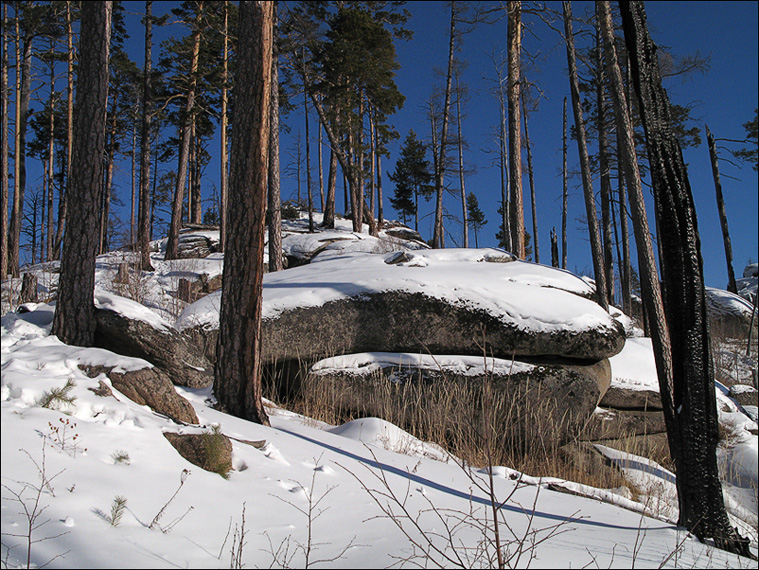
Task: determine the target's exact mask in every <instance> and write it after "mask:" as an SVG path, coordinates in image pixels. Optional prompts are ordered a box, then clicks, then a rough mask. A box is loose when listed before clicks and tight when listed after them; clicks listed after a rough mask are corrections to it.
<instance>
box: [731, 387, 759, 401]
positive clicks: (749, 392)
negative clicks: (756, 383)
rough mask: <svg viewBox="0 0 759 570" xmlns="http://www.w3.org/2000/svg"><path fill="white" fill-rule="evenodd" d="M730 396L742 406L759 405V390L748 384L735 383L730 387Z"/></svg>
mask: <svg viewBox="0 0 759 570" xmlns="http://www.w3.org/2000/svg"><path fill="white" fill-rule="evenodd" d="M730 397H731V398H733V399H734V400H735V401H736V402H738V403H739V404H740V405H741V406H759V391H757V389H756V388H754V387H753V386H748V385H746V384H734V385H733V386H731V387H730Z"/></svg>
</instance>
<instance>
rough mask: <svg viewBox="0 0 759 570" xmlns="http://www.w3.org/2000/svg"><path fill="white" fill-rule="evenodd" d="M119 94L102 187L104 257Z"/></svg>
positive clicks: (112, 116)
mask: <svg viewBox="0 0 759 570" xmlns="http://www.w3.org/2000/svg"><path fill="white" fill-rule="evenodd" d="M118 99H119V96H118V93H115V94H114V97H113V100H112V101H111V113H110V115H111V117H110V119H111V131H110V133H108V151H107V152H106V157H105V180H104V181H103V185H102V189H101V192H102V197H101V200H102V202H101V208H102V209H101V216H100V249H99V253H100V254H101V255H102V254H104V253H106V252H107V251H108V217H109V216H110V210H111V186H112V185H113V165H114V158H115V155H116V114H115V113H116V106H117V104H118Z"/></svg>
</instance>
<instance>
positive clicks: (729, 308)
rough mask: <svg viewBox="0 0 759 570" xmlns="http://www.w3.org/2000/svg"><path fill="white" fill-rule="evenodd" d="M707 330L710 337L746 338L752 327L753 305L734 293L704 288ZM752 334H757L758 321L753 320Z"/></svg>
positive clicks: (758, 330) (758, 329)
mask: <svg viewBox="0 0 759 570" xmlns="http://www.w3.org/2000/svg"><path fill="white" fill-rule="evenodd" d="M706 306H707V315H708V317H709V330H710V332H711V333H712V335H713V336H714V335H716V336H728V337H732V338H746V336H748V331H749V328H750V327H751V325H752V319H751V313H752V312H753V310H754V306H753V303H751V302H750V301H748V300H747V299H745V298H744V297H742V296H741V295H737V294H735V293H730V292H729V291H725V290H722V289H713V288H711V287H707V288H706ZM753 328H754V331H753V334H757V332H759V319H756V318H755V319H754V320H753Z"/></svg>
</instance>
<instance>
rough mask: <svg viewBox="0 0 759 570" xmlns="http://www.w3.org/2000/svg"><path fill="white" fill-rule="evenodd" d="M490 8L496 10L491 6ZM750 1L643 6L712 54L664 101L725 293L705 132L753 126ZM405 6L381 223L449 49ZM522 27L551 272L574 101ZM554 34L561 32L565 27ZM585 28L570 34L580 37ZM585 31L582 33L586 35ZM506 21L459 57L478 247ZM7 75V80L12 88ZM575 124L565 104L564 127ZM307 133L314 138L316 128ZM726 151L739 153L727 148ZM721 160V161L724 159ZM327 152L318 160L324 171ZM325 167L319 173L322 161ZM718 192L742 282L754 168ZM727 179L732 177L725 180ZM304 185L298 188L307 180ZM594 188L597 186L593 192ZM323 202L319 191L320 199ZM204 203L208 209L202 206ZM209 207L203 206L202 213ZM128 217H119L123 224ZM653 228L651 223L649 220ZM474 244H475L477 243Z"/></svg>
mask: <svg viewBox="0 0 759 570" xmlns="http://www.w3.org/2000/svg"><path fill="white" fill-rule="evenodd" d="M176 4H178V3H176V2H155V3H154V8H153V10H154V14H156V15H160V14H162V13H165V12H167V11H168V10H169V9H170V8H171V7H172V6H173V5H176ZM493 4H494V5H495V4H497V3H493ZM125 5H126V9H127V11H128V12H130V14H129V15H128V16H127V26H128V30H129V33H130V34H131V35H132V39H131V41H130V42H129V44H128V49H129V50H130V53H131V55H132V59H133V60H134V61H136V62H137V63H138V65H140V66H141V65H142V61H143V55H142V41H143V36H142V34H143V29H142V27H141V25H140V16H139V13H140V12H143V11H144V2H135V1H130V2H125ZM548 6H549V7H551V8H553V9H554V10H557V11H560V10H561V4H560V3H559V2H548ZM758 6H759V4H758V3H756V2H647V3H646V9H647V13H648V20H649V26H650V28H651V30H652V34H653V37H654V40H655V41H656V42H657V43H659V44H661V45H665V46H668V47H669V49H670V50H671V51H672V52H673V53H674V54H677V55H686V54H693V53H696V52H699V53H700V54H701V55H702V56H710V58H711V59H710V69H709V71H708V72H707V73H705V74H695V75H693V76H691V77H690V78H689V79H688V80H687V81H684V82H683V81H680V80H669V81H668V82H667V83H666V87H667V88H668V90H669V93H670V98H671V100H672V101H673V102H675V103H679V104H693V105H694V116H695V117H696V118H697V119H698V125H699V127H700V129H701V133H702V138H703V139H704V141H703V143H702V145H701V146H699V147H698V148H691V149H687V150H686V151H685V160H686V163H687V164H688V167H689V176H690V182H691V186H692V188H693V193H694V197H695V200H696V207H697V212H698V216H699V229H700V233H701V240H702V251H703V257H704V270H705V277H706V283H707V284H708V285H710V286H714V287H720V288H724V287H725V286H726V282H727V271H726V266H725V258H724V249H723V245H722V236H721V230H720V227H719V219H718V216H717V208H716V200H715V194H714V183H713V179H712V174H711V167H710V164H709V155H708V151H707V147H706V141H705V135H703V132H704V131H703V127H704V125H705V124H708V125H709V127H710V128H711V130H712V132H713V133H714V135H715V136H716V137H717V138H729V139H742V138H743V137H744V136H745V131H744V129H743V127H742V124H743V123H745V122H747V121H748V120H750V119H752V118H753V115H754V109H755V108H756V107H757V84H758V83H759V79H758V78H757V68H758V64H757V52H758V51H759V47H758V45H757V44H758V42H757V30H758V29H759V23H758V20H757V7H758ZM408 8H409V10H410V11H411V13H412V18H411V20H410V21H409V22H408V25H407V27H408V28H409V29H411V30H412V31H413V32H414V38H413V39H412V40H411V41H409V42H397V44H396V46H397V52H398V58H399V62H400V65H401V69H400V70H399V71H398V74H397V78H396V81H397V84H398V86H399V89H400V91H401V92H402V93H403V94H404V95H405V96H406V102H405V105H404V107H403V108H402V109H401V110H400V111H399V112H398V113H397V114H396V115H394V116H392V117H391V118H390V121H391V122H392V124H393V125H394V126H395V128H396V129H397V131H398V132H399V133H400V135H401V139H400V140H399V141H397V142H396V143H394V144H392V145H391V146H390V154H391V156H390V158H389V159H385V160H384V161H383V171H384V172H383V180H384V192H385V217H386V218H390V219H392V218H397V215H396V213H395V212H394V211H393V210H392V208H391V206H390V204H389V201H388V199H387V198H388V197H389V196H390V195H391V193H392V189H393V188H392V185H391V183H390V181H389V180H388V178H387V174H386V173H387V172H388V171H390V172H392V170H393V168H394V163H395V159H396V157H397V156H398V153H399V149H400V141H402V140H403V138H404V137H405V135H406V133H408V131H409V129H414V130H415V131H416V133H417V134H418V135H419V136H420V138H424V139H427V138H429V126H428V122H427V120H426V118H425V113H424V110H423V106H424V104H425V101H426V100H427V98H428V96H429V94H430V92H431V90H432V88H433V87H434V86H435V85H439V84H440V83H441V80H440V78H439V76H436V74H435V70H436V69H438V70H442V69H444V68H445V65H446V58H447V49H448V35H447V34H448V29H449V15H450V12H449V8H448V7H447V5H446V4H445V3H444V2H409V3H408ZM592 9H593V3H592V2H573V11H574V14H575V16H578V17H579V16H583V15H585V14H586V13H589V12H590V11H592ZM523 22H524V24H525V26H526V27H527V29H528V32H527V33H526V35H525V39H524V48H525V50H527V51H529V52H530V54H532V55H533V56H534V57H535V62H534V64H533V65H531V66H529V67H528V69H527V71H526V74H527V77H528V78H529V79H530V80H531V81H533V82H535V83H536V84H537V85H538V86H539V88H540V89H541V91H542V97H541V99H540V102H539V107H538V109H537V110H536V111H534V112H532V113H531V115H530V136H531V139H532V140H531V142H532V151H533V160H534V167H535V183H536V194H537V203H538V222H539V240H540V252H541V261H542V262H543V263H547V262H548V263H550V242H549V232H550V231H551V228H553V227H556V228H557V230H558V231H560V227H561V114H562V105H563V99H564V97H568V96H569V82H568V79H567V75H566V65H567V64H566V52H565V49H564V46H563V44H562V38H561V37H560V35H559V34H558V33H557V32H556V31H554V30H551V29H550V28H549V27H548V26H546V25H545V24H544V23H542V22H541V21H540V20H539V19H538V17H537V16H535V15H530V14H525V15H524V17H523ZM555 26H556V27H557V28H561V23H560V22H558V21H557V22H556V24H555ZM579 29H581V27H580V26H578V25H576V26H575V31H576V32H577V31H578V30H579ZM586 30H587V28H586ZM155 31H156V34H155V38H154V41H155V47H154V58H156V59H157V56H158V52H159V50H158V47H157V46H158V43H159V42H160V40H161V39H162V38H165V37H167V36H168V35H171V34H185V33H186V30H185V29H184V28H182V27H181V26H179V25H173V26H168V27H166V28H163V29H158V30H155ZM589 39H590V38H589V36H587V37H586V38H585V39H583V38H578V40H577V41H578V47H579V46H580V45H584V42H587V41H589ZM505 48H506V24H505V21H501V22H498V23H495V24H492V25H487V26H485V25H483V26H479V27H478V28H476V29H475V30H474V31H472V32H471V33H469V34H467V35H465V36H464V38H463V44H462V47H461V50H460V51H459V53H458V56H459V57H460V58H461V59H463V60H465V61H466V62H467V64H468V67H467V69H466V71H465V74H464V80H465V82H466V84H467V85H468V88H469V91H470V101H469V103H468V105H467V106H466V108H465V109H464V113H465V115H466V116H465V119H464V123H463V134H464V137H465V139H466V140H467V142H468V145H469V147H468V150H467V151H466V154H465V160H466V162H467V164H468V165H470V166H473V167H475V168H476V172H474V173H471V174H468V175H467V177H466V189H467V192H469V191H473V192H474V193H475V194H476V195H477V197H478V200H479V202H480V206H481V208H482V210H483V211H484V213H485V215H486V218H487V220H488V223H487V225H486V226H485V227H484V228H483V230H482V231H481V233H480V235H479V245H480V246H481V247H482V246H495V245H496V239H495V233H496V231H497V230H498V225H499V216H498V215H497V213H496V209H497V207H498V203H499V200H500V177H499V171H498V168H497V167H496V166H495V165H494V159H495V154H494V153H493V150H494V148H495V145H494V141H493V132H494V129H495V128H496V126H497V124H498V105H497V101H496V99H495V98H494V97H493V96H492V95H491V94H490V93H489V92H488V89H489V87H490V86H491V85H492V80H493V78H494V72H493V64H492V60H491V54H492V53H496V54H498V53H500V52H505ZM12 80H13V78H12V77H11V81H12ZM285 121H286V122H287V123H288V124H289V125H290V126H291V127H292V133H293V134H295V133H297V132H298V131H299V130H300V131H301V132H302V131H303V117H302V114H301V113H299V112H294V113H292V114H291V115H290V116H288V117H286V118H285ZM572 123H573V119H572V113H571V103H570V111H569V124H570V126H571V125H572ZM311 132H312V133H315V132H316V128H315V124H312V131H311ZM281 144H282V167H283V178H282V193H283V199H287V198H294V197H295V194H296V185H297V184H296V180H295V179H294V178H293V177H287V175H286V173H285V172H284V169H285V167H286V165H287V162H288V160H289V157H288V151H289V150H291V149H292V146H293V139H292V136H288V135H284V134H283V138H282V143H281ZM311 146H312V152H313V155H312V168H313V173H314V178H315V179H316V165H315V161H316V149H315V147H316V145H315V144H312V145H311ZM730 148H736V145H731V146H730ZM209 150H210V152H211V153H212V154H215V156H214V158H213V159H212V161H211V163H210V164H209V166H208V168H207V169H206V171H205V177H204V180H203V189H204V199H208V198H210V195H211V189H212V187H213V186H216V187H218V170H219V167H218V161H217V159H218V154H219V153H218V142H217V141H214V143H212V144H211V145H210V148H209ZM722 155H723V156H725V157H727V156H728V155H727V152H726V151H722ZM326 158H327V156H326V152H325V162H326ZM35 163H36V161H35V160H30V161H29V162H28V167H29V169H30V170H29V182H28V187H33V186H34V185H35V184H40V183H41V182H40V180H39V168H38V165H37V164H35ZM577 164H578V158H577V148H576V145H575V143H574V141H571V140H570V141H569V168H570V171H572V170H577ZM172 168H175V165H173V164H167V165H163V166H162V169H164V170H168V169H172ZM325 168H326V164H325ZM129 171H130V166H129V163H128V162H127V161H124V162H123V163H122V164H121V165H120V169H119V172H118V173H117V175H116V176H117V178H116V180H115V184H116V192H117V194H118V195H119V197H120V198H121V200H123V201H124V202H125V203H127V204H128V202H129ZM722 172H723V179H722V183H723V189H724V193H725V201H726V208H727V215H728V220H729V224H730V232H731V236H732V242H733V243H732V245H733V253H734V258H735V261H734V268H735V271H736V274H737V276H740V275H741V274H742V271H743V267H744V265H745V264H746V262H747V261H748V260H749V259H752V260H754V261H756V260H757V257H758V254H757V215H758V213H757V211H758V206H757V196H758V194H759V192H758V191H757V174H756V172H754V171H753V170H752V169H751V168H750V167H749V166H746V165H744V166H742V167H741V168H736V167H734V166H732V165H730V164H728V163H723V165H722ZM727 175H729V176H732V177H734V178H735V179H731V178H727ZM448 182H449V184H450V186H451V188H452V190H453V191H454V192H457V191H458V177H457V176H451V177H450V179H449V180H448ZM303 185H304V187H305V175H304V181H303ZM595 186H596V190H597V189H598V183H597V181H596V183H595ZM524 192H525V207H526V213H525V216H526V219H525V223H526V226H527V228H528V230H529V231H531V228H532V220H531V216H530V212H529V194H528V192H529V185H528V179H527V173H526V169H525V177H524ZM317 196H318V194H317ZM209 205H210V204H209ZM204 206H205V204H204ZM445 206H446V208H447V210H448V211H449V212H450V213H451V214H453V215H456V216H460V206H459V204H458V203H457V202H456V198H455V197H454V195H453V194H451V195H449V196H446V202H445ZM433 207H434V206H433V203H432V202H430V203H428V204H424V205H423V206H422V208H420V209H421V213H420V214H421V215H422V216H423V219H422V221H421V223H420V232H421V233H422V236H423V237H424V238H426V239H429V238H430V237H431V234H432V209H433ZM569 210H570V212H569V223H568V232H569V248H568V250H569V255H568V258H569V261H568V267H569V269H571V270H576V271H578V272H583V273H587V274H590V272H591V268H592V263H591V261H590V255H589V250H590V247H589V242H588V239H587V231H586V230H585V229H584V228H583V227H582V225H581V224H580V222H578V221H577V218H578V217H580V216H583V215H584V204H583V198H582V194H581V189H580V179H579V176H577V177H574V178H573V179H571V180H570V204H569ZM338 211H343V204H342V191H341V187H340V186H338ZM127 216H128V213H127V212H124V213H123V217H124V219H126V218H127ZM651 222H652V226H653V219H651ZM446 229H447V231H448V232H450V233H449V235H448V237H447V238H446V245H448V246H453V245H455V244H460V243H461V241H462V238H461V235H462V232H461V225H460V223H457V222H455V221H449V222H447V224H446ZM472 242H473V239H472Z"/></svg>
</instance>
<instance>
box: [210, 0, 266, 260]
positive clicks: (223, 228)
mask: <svg viewBox="0 0 759 570" xmlns="http://www.w3.org/2000/svg"><path fill="white" fill-rule="evenodd" d="M274 10H275V13H276V3H275V7H274ZM275 18H276V16H275ZM275 62H276V58H275V57H273V58H272V65H276V63H275ZM221 81H222V85H221V126H220V131H221V133H220V134H221V172H220V174H219V194H220V196H219V201H220V204H219V250H220V251H224V247H225V246H226V243H227V238H226V233H227V205H228V204H227V203H228V196H227V194H228V192H229V175H228V172H229V157H228V155H227V129H228V128H229V118H228V117H227V113H228V112H229V111H228V107H229V0H224V47H223V51H222V79H221ZM274 84H275V81H274V71H273V70H272V85H274ZM276 84H277V85H278V83H276ZM272 101H274V97H272ZM272 114H273V111H272ZM277 115H279V110H277ZM272 128H273V127H272ZM273 146H274V145H272V144H270V148H272V147H273ZM276 148H277V152H279V142H278V141H277V143H276ZM270 163H271V160H270ZM277 168H279V157H277ZM269 179H270V182H269V183H270V184H271V175H270V176H269ZM277 180H279V179H277ZM269 239H270V240H271V236H270V237H269ZM269 263H270V264H271V261H270V262H269Z"/></svg>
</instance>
